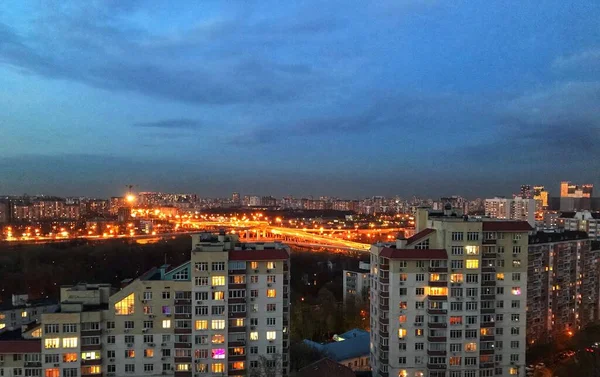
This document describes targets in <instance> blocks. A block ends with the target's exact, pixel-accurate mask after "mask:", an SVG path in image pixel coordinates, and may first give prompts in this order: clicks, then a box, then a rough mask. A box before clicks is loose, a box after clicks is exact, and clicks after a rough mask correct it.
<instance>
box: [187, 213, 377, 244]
mask: <svg viewBox="0 0 600 377" xmlns="http://www.w3.org/2000/svg"><path fill="white" fill-rule="evenodd" d="M184 224H185V225H189V226H193V227H195V228H204V227H211V226H212V227H223V228H233V229H238V230H239V233H241V235H242V236H243V234H244V231H248V233H249V235H254V233H257V234H260V233H261V232H262V233H263V234H264V236H263V237H260V236H258V237H255V238H256V240H257V241H258V240H261V238H269V239H270V238H275V239H276V240H281V241H283V242H285V243H293V244H298V245H303V246H318V247H327V246H329V247H335V248H340V249H348V250H358V251H368V250H369V249H370V247H371V245H369V244H366V243H361V242H354V241H347V240H344V239H341V238H335V237H329V236H325V235H320V234H313V233H312V231H319V232H321V231H322V230H320V229H314V230H313V229H310V231H309V229H306V230H304V229H295V228H286V227H282V226H275V225H270V224H269V223H268V222H266V221H256V220H244V221H239V220H233V221H204V220H195V219H190V220H186V221H184ZM332 230H333V229H332ZM325 231H327V232H330V229H327V230H325ZM266 233H269V234H272V235H273V236H274V237H267V236H266ZM247 240H248V241H251V240H252V239H251V238H248V239H247Z"/></svg>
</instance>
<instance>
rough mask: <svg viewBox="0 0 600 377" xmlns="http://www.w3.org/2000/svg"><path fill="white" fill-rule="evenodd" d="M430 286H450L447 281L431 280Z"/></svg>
mask: <svg viewBox="0 0 600 377" xmlns="http://www.w3.org/2000/svg"><path fill="white" fill-rule="evenodd" d="M429 286H430V287H447V286H448V282H447V281H431V280H430V281H429Z"/></svg>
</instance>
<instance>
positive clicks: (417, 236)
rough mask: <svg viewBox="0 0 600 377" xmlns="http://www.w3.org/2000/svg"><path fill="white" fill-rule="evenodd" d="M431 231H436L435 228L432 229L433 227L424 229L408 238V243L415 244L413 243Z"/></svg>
mask: <svg viewBox="0 0 600 377" xmlns="http://www.w3.org/2000/svg"><path fill="white" fill-rule="evenodd" d="M431 233H435V229H431V228H427V229H423V230H422V231H420V232H419V233H417V234H415V235H413V236H412V237H410V238H409V239H408V240H406V241H407V245H410V244H413V243H415V242H417V241H419V240H420V239H422V238H425V237H427V236H428V235H430V234H431Z"/></svg>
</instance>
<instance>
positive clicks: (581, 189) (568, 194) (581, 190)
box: [560, 181, 594, 198]
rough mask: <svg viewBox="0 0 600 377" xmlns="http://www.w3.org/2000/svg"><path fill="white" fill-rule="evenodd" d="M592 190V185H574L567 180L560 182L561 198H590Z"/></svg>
mask: <svg viewBox="0 0 600 377" xmlns="http://www.w3.org/2000/svg"><path fill="white" fill-rule="evenodd" d="M593 191H594V185H593V184H591V183H586V184H583V185H575V184H573V183H571V182H569V181H562V182H561V183H560V197H561V198H591V197H592V194H593Z"/></svg>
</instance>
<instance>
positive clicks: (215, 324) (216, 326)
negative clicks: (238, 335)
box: [210, 319, 225, 330]
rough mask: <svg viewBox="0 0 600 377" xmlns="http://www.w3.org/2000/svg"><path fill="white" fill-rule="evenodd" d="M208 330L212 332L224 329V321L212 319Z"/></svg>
mask: <svg viewBox="0 0 600 377" xmlns="http://www.w3.org/2000/svg"><path fill="white" fill-rule="evenodd" d="M210 328H211V329H213V330H223V329H224V328H225V320H224V319H213V320H212V321H211V325H210Z"/></svg>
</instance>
